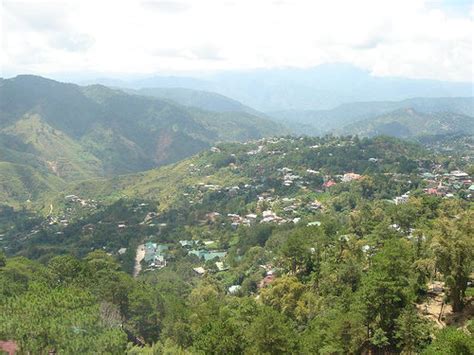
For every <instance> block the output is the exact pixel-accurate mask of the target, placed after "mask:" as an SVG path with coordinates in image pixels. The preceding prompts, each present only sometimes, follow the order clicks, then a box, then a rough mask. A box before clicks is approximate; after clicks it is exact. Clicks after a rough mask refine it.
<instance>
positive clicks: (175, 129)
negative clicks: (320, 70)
mask: <svg viewBox="0 0 474 355" xmlns="http://www.w3.org/2000/svg"><path fill="white" fill-rule="evenodd" d="M0 97H1V98H2V100H0V162H8V163H12V164H16V165H22V166H24V167H23V169H27V168H28V167H32V168H34V169H35V170H39V171H41V173H40V174H41V175H42V176H43V179H48V180H49V181H50V182H53V180H54V179H52V178H50V176H56V177H57V178H58V179H55V180H56V181H57V182H58V183H57V184H56V185H55V186H51V187H53V188H52V189H47V188H46V186H45V185H44V184H43V191H44V192H47V191H57V190H59V189H61V188H62V183H69V182H71V181H82V180H86V179H91V178H99V177H111V176H115V175H118V174H126V173H132V172H138V171H143V170H147V169H151V168H153V167H156V166H160V165H163V164H167V163H172V162H176V161H178V160H180V159H183V158H187V157H189V156H191V155H193V154H195V153H197V152H199V151H202V150H203V149H206V148H208V147H210V146H211V145H212V144H213V143H214V142H217V141H243V140H248V139H257V138H261V137H263V136H271V135H277V134H281V133H284V132H285V131H284V129H283V128H282V127H281V126H279V125H278V124H275V123H274V122H272V121H269V120H268V119H266V118H260V117H258V116H256V114H255V113H252V114H251V113H248V112H244V111H237V112H216V111H204V110H202V109H198V108H194V107H188V106H182V105H179V104H177V103H174V102H171V101H169V100H162V99H157V98H151V97H144V96H138V95H129V94H126V93H124V92H122V91H118V90H112V89H109V88H106V87H104V86H99V85H95V86H87V87H81V86H77V85H72V84H65V83H60V82H56V81H53V80H48V79H44V78H41V77H36V76H28V75H23V76H18V77H16V78H13V79H2V80H1V81H0ZM17 178H18V179H21V177H17ZM5 180H6V179H4V181H5ZM15 180H16V179H15ZM2 186H3V185H2ZM26 188H28V189H31V190H32V191H33V193H32V195H33V196H32V197H35V193H34V189H35V186H34V185H32V186H28V185H26ZM17 189H18V187H16V186H9V185H5V186H4V187H2V188H1V189H0V194H2V195H5V196H8V199H7V200H6V202H7V203H11V204H16V205H18V204H20V203H24V201H25V200H24V199H23V195H22V194H21V193H18V194H16V193H13V192H14V191H15V190H17ZM12 191H13V192H12ZM17 195H18V199H16V196H17Z"/></svg>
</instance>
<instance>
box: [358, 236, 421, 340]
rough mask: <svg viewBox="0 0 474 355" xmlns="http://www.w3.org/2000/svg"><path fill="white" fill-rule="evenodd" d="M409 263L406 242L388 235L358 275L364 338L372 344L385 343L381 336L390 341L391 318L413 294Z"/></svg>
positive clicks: (392, 322) (393, 317) (393, 318)
mask: <svg viewBox="0 0 474 355" xmlns="http://www.w3.org/2000/svg"><path fill="white" fill-rule="evenodd" d="M410 265H411V264H410V251H409V248H408V246H407V244H406V242H405V241H403V240H399V239H391V240H388V241H386V242H385V245H384V246H383V248H382V249H381V250H380V251H379V252H378V253H377V254H376V255H375V256H374V257H373V260H372V266H371V268H370V269H369V272H368V273H367V274H366V275H365V277H363V279H362V285H361V288H360V290H359V291H358V298H359V303H358V304H359V305H360V307H361V311H362V313H363V314H364V318H365V324H366V327H367V338H368V340H369V341H370V342H372V343H373V344H374V345H377V344H378V345H382V343H385V341H384V340H383V339H384V337H386V338H387V339H388V341H389V342H392V340H393V338H394V329H395V320H396V319H397V318H398V316H399V315H400V312H401V311H402V310H403V309H404V308H405V306H406V305H407V304H409V302H410V300H411V298H412V297H413V295H412V294H411V293H410V291H411V290H410V288H409V287H408V286H409V278H408V277H407V276H408V273H409V270H410ZM374 341H375V342H376V343H377V344H375V343H374Z"/></svg>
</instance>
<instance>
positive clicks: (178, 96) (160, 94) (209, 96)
mask: <svg viewBox="0 0 474 355" xmlns="http://www.w3.org/2000/svg"><path fill="white" fill-rule="evenodd" d="M127 92H130V93H135V94H138V95H143V96H153V97H157V98H161V99H167V100H171V101H174V102H176V103H178V104H180V105H184V106H191V107H197V108H200V109H203V110H207V111H215V112H245V113H249V114H252V115H257V116H258V115H262V114H261V113H259V112H258V111H257V110H254V109H253V108H251V107H248V106H245V105H244V104H242V103H240V102H239V101H236V100H233V99H231V98H229V97H226V96H224V95H220V94H216V93H214V92H210V91H202V90H193V89H185V88H143V89H139V90H131V89H129V90H127Z"/></svg>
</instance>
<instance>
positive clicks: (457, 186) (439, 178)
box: [421, 170, 474, 198]
mask: <svg viewBox="0 0 474 355" xmlns="http://www.w3.org/2000/svg"><path fill="white" fill-rule="evenodd" d="M421 177H422V179H423V180H424V182H425V183H426V188H425V192H426V193H427V194H429V195H435V196H440V197H447V198H450V197H454V196H455V195H456V194H457V193H459V191H462V190H465V191H467V193H468V196H467V197H472V196H473V194H474V184H473V182H472V179H471V177H470V176H469V174H467V173H466V172H464V171H460V170H454V171H451V172H449V173H448V172H446V173H431V172H424V173H422V175H421Z"/></svg>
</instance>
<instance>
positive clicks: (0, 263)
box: [0, 250, 7, 267]
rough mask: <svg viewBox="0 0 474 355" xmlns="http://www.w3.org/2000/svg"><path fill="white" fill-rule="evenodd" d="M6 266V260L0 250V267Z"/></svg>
mask: <svg viewBox="0 0 474 355" xmlns="http://www.w3.org/2000/svg"><path fill="white" fill-rule="evenodd" d="M6 264H7V258H6V256H5V253H4V252H3V250H0V267H4V266H5V265H6Z"/></svg>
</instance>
